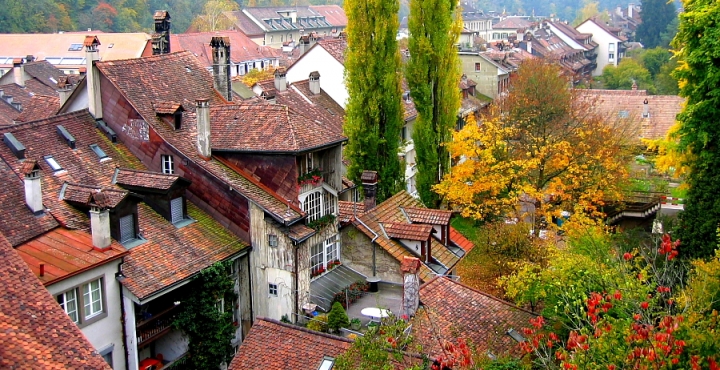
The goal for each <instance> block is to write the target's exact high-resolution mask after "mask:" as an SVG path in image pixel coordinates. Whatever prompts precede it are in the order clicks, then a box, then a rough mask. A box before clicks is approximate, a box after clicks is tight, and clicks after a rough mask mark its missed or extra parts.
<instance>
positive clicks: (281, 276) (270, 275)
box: [265, 268, 293, 320]
mask: <svg viewBox="0 0 720 370" xmlns="http://www.w3.org/2000/svg"><path fill="white" fill-rule="evenodd" d="M266 274H267V279H268V280H267V283H266V285H265V286H266V287H268V284H275V285H277V296H272V295H270V292H269V289H266V297H267V298H266V299H267V310H268V311H267V312H268V317H270V318H273V319H276V320H280V319H281V318H282V317H283V315H287V317H288V318H292V307H293V294H292V273H291V272H290V271H285V270H280V269H276V268H267V270H266Z"/></svg>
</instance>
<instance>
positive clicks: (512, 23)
mask: <svg viewBox="0 0 720 370" xmlns="http://www.w3.org/2000/svg"><path fill="white" fill-rule="evenodd" d="M531 23H532V22H530V21H528V20H527V19H525V18H520V17H508V18H505V19H503V20H502V21H500V22H497V23H495V24H494V25H493V29H515V30H517V29H521V28H525V27H529V26H530V24H531Z"/></svg>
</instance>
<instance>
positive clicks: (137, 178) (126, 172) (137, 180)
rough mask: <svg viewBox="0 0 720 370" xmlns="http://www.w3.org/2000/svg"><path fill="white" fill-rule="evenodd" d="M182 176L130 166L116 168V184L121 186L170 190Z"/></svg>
mask: <svg viewBox="0 0 720 370" xmlns="http://www.w3.org/2000/svg"><path fill="white" fill-rule="evenodd" d="M180 179H181V178H180V176H177V175H170V174H164V173H158V172H150V171H141V170H134V169H129V168H118V169H116V170H115V177H114V179H113V183H114V184H118V185H120V186H123V185H126V186H133V187H141V188H148V189H158V190H168V189H170V188H171V187H172V186H173V185H174V184H175V183H176V182H177V181H178V180H180Z"/></svg>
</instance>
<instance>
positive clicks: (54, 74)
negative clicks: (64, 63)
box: [23, 60, 66, 91]
mask: <svg viewBox="0 0 720 370" xmlns="http://www.w3.org/2000/svg"><path fill="white" fill-rule="evenodd" d="M23 70H24V71H25V73H27V74H28V75H30V76H31V77H33V78H35V79H37V81H38V82H40V83H42V84H43V85H45V86H47V87H48V88H49V89H52V90H53V91H54V90H55V88H56V87H57V83H58V81H60V79H61V78H63V77H65V76H66V75H65V73H63V71H61V70H59V69H58V68H55V66H54V65H52V64H50V62H48V61H46V60H40V61H37V62H29V63H25V64H24V65H23Z"/></svg>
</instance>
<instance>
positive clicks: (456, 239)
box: [450, 226, 475, 254]
mask: <svg viewBox="0 0 720 370" xmlns="http://www.w3.org/2000/svg"><path fill="white" fill-rule="evenodd" d="M450 240H451V241H452V242H453V243H455V245H457V246H458V247H460V248H462V249H463V250H464V251H465V253H466V254H467V253H468V252H470V251H471V250H472V249H473V248H475V244H473V242H471V241H469V240H468V239H467V238H466V237H465V236H463V234H460V232H459V231H457V230H455V228H454V227H452V226H450Z"/></svg>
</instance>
